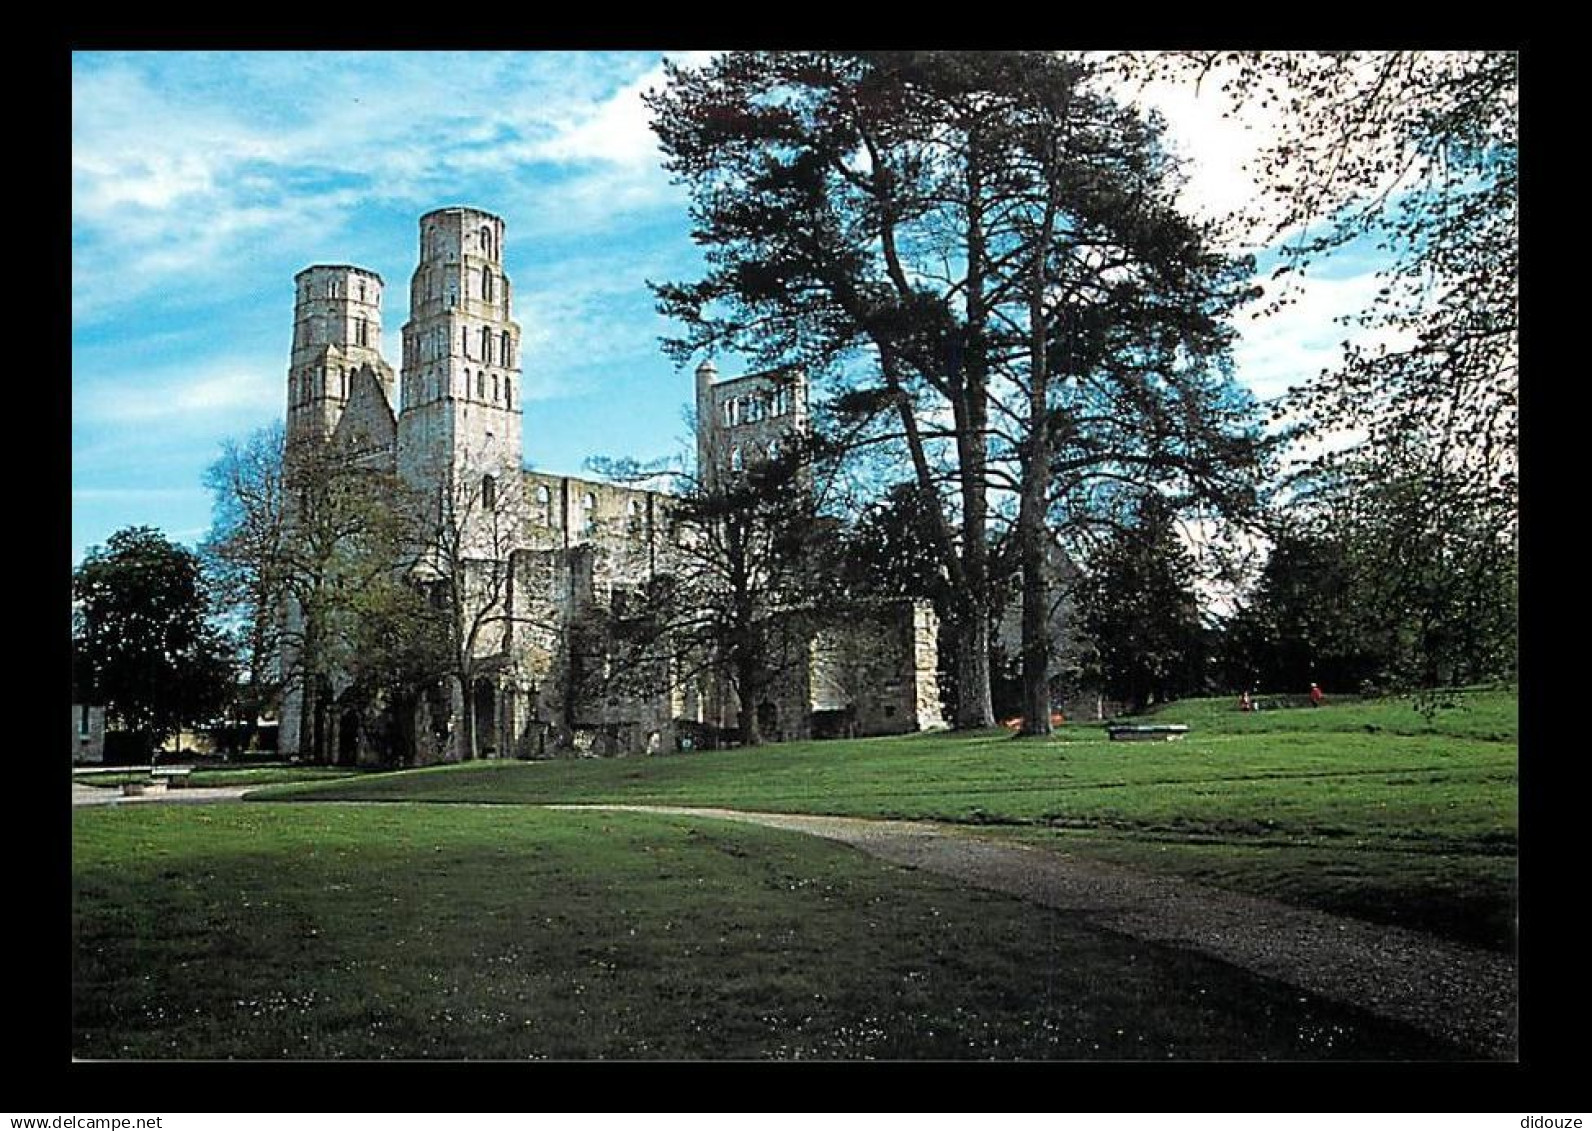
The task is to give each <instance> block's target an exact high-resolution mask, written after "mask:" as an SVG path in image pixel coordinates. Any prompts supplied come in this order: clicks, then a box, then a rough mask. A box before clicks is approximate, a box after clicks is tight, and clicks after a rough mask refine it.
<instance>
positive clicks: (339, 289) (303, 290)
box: [299, 278, 370, 302]
mask: <svg viewBox="0 0 1592 1131" xmlns="http://www.w3.org/2000/svg"><path fill="white" fill-rule="evenodd" d="M347 297H348V295H347V292H346V290H345V288H344V287H343V280H341V279H328V280H326V293H325V294H324V295H316V294H315V289H314V288H313V287H311V286H310V285H309V283H308V282H305V283H303V284H302V285H301V286H300V287H299V301H301V302H302V301H304V300H305V299H312V298H347ZM354 297H355V298H357V299H358V300H359V301H360V302H369V301H370V298H369V292H368V291H367V290H366V289H365V280H364V279H360V278H356V279H355V280H354Z"/></svg>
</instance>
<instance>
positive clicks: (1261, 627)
mask: <svg viewBox="0 0 1592 1131" xmlns="http://www.w3.org/2000/svg"><path fill="white" fill-rule="evenodd" d="M1371 628H1372V625H1371V622H1370V620H1369V618H1368V616H1367V605H1366V601H1365V600H1364V596H1363V594H1362V593H1361V592H1360V590H1359V585H1358V582H1357V574H1356V565H1355V560H1354V557H1353V555H1352V552H1351V547H1350V545H1349V543H1348V541H1347V540H1346V539H1344V538H1342V537H1341V536H1338V535H1337V534H1335V533H1334V532H1333V530H1332V529H1331V528H1330V527H1329V528H1328V529H1327V530H1325V531H1322V532H1315V531H1311V530H1308V529H1305V528H1303V527H1302V526H1301V527H1299V528H1298V529H1294V530H1290V531H1287V532H1283V533H1280V534H1278V535H1277V537H1276V539H1275V542H1274V544H1273V546H1272V549H1271V553H1270V555H1269V556H1268V558H1267V560H1266V564H1265V565H1264V566H1263V567H1262V569H1261V573H1260V578H1259V580H1258V582H1257V584H1256V586H1255V589H1254V591H1253V593H1251V594H1250V595H1249V597H1248V599H1247V600H1246V601H1245V602H1244V604H1243V605H1242V606H1241V607H1240V608H1239V609H1238V610H1237V612H1236V613H1235V614H1234V615H1233V616H1232V617H1230V618H1228V621H1227V623H1226V624H1225V625H1224V626H1223V632H1222V640H1223V653H1224V665H1225V668H1226V683H1227V685H1228V686H1229V687H1238V688H1251V687H1262V688H1265V689H1268V690H1291V691H1294V692H1299V691H1302V690H1303V689H1304V688H1306V687H1308V686H1309V685H1310V684H1312V683H1319V684H1320V685H1321V686H1322V687H1323V688H1326V689H1327V690H1328V691H1338V692H1350V691H1356V690H1358V689H1359V688H1360V687H1361V686H1362V685H1363V684H1365V683H1366V682H1368V681H1371V680H1373V679H1375V678H1376V676H1377V675H1378V669H1379V659H1378V656H1377V653H1376V650H1375V645H1374V643H1373V641H1372V638H1371V634H1370V631H1369V630H1370V629H1371Z"/></svg>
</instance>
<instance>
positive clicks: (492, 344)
mask: <svg viewBox="0 0 1592 1131" xmlns="http://www.w3.org/2000/svg"><path fill="white" fill-rule="evenodd" d="M472 336H473V337H474V338H475V343H474V344H475V345H476V346H477V349H476V352H474V353H472V352H471V350H470V346H471V338H472ZM446 337H447V331H446V330H444V329H443V328H442V327H440V326H439V327H437V328H436V329H433V330H430V331H428V332H427V333H425V334H422V335H421V336H419V337H417V338H416V339H415V340H414V351H415V353H417V354H418V355H419V356H418V357H415V358H413V359H412V360H413V361H416V362H425V361H436V360H437V359H439V358H440V357H442V355H443V343H444V342H445V341H446ZM361 344H364V343H361ZM459 350H460V352H461V353H462V354H463V355H464V356H465V357H466V358H467V359H469V360H471V361H484V362H486V363H487V364H488V365H504V366H512V365H513V364H514V338H513V336H512V335H511V334H510V333H509V332H508V331H507V330H503V331H500V332H498V333H495V334H494V333H493V331H492V328H491V327H489V326H482V327H481V329H480V331H479V333H478V334H476V335H472V334H471V333H470V328H469V327H468V326H461V327H460V328H459Z"/></svg>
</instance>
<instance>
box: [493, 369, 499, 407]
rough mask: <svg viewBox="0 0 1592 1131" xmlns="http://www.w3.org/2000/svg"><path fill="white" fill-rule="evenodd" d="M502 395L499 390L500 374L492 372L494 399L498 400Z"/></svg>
mask: <svg viewBox="0 0 1592 1131" xmlns="http://www.w3.org/2000/svg"><path fill="white" fill-rule="evenodd" d="M500 395H501V394H500V393H499V392H498V375H497V374H496V373H494V374H492V399H493V400H494V401H496V400H498V399H499V397H500Z"/></svg>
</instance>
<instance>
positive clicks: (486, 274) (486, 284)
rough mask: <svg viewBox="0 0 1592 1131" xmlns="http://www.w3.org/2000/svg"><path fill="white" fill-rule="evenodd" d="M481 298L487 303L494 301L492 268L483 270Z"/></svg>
mask: <svg viewBox="0 0 1592 1131" xmlns="http://www.w3.org/2000/svg"><path fill="white" fill-rule="evenodd" d="M481 297H482V298H483V299H484V300H485V301H487V302H491V301H492V268H490V267H483V268H481Z"/></svg>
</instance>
